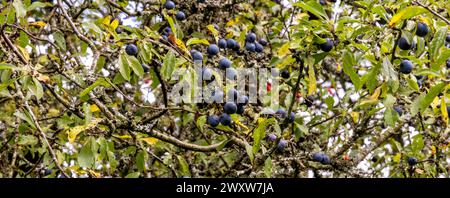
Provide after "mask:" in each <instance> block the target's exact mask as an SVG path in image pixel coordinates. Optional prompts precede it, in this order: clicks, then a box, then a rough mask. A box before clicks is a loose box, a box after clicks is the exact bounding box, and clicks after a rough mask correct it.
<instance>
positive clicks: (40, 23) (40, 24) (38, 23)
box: [30, 21, 47, 28]
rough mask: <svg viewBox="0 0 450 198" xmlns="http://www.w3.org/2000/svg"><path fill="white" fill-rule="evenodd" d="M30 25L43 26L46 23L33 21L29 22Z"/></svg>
mask: <svg viewBox="0 0 450 198" xmlns="http://www.w3.org/2000/svg"><path fill="white" fill-rule="evenodd" d="M30 25H31V26H37V27H40V28H41V27H44V26H45V25H47V23H45V22H44V21H36V22H33V23H30Z"/></svg>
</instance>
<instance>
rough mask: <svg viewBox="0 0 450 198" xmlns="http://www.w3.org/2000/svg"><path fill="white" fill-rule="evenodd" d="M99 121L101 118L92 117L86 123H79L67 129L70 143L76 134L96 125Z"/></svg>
mask: <svg viewBox="0 0 450 198" xmlns="http://www.w3.org/2000/svg"><path fill="white" fill-rule="evenodd" d="M100 121H101V119H92V121H91V122H90V123H89V124H88V125H79V126H75V127H73V128H70V129H69V131H67V139H68V140H69V142H70V143H72V142H74V141H75V139H76V138H77V136H78V134H80V133H81V132H83V131H86V130H90V129H92V128H94V127H96V126H97V124H98V123H99V122H100Z"/></svg>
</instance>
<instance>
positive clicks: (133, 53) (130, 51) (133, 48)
mask: <svg viewBox="0 0 450 198" xmlns="http://www.w3.org/2000/svg"><path fill="white" fill-rule="evenodd" d="M125 52H126V53H127V54H128V55H130V56H136V55H137V54H138V48H137V47H136V45H134V44H129V45H127V47H126V48H125Z"/></svg>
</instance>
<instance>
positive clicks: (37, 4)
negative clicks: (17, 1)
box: [27, 1, 52, 11]
mask: <svg viewBox="0 0 450 198" xmlns="http://www.w3.org/2000/svg"><path fill="white" fill-rule="evenodd" d="M48 6H52V4H51V3H43V2H40V1H35V2H33V3H32V4H31V5H30V6H28V8H27V11H32V10H35V9H37V8H45V7H48Z"/></svg>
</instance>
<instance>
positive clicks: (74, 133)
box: [67, 126, 87, 143]
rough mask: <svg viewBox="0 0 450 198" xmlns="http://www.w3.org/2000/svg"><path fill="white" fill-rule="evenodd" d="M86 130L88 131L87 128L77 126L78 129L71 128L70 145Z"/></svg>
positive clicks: (68, 136) (69, 134)
mask: <svg viewBox="0 0 450 198" xmlns="http://www.w3.org/2000/svg"><path fill="white" fill-rule="evenodd" d="M86 129H87V126H76V127H73V128H71V129H70V130H69V131H68V132H67V139H68V140H69V142H70V143H72V142H74V141H75V139H76V138H77V136H78V134H80V133H81V132H83V131H84V130H86Z"/></svg>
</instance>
